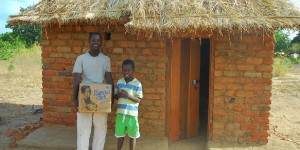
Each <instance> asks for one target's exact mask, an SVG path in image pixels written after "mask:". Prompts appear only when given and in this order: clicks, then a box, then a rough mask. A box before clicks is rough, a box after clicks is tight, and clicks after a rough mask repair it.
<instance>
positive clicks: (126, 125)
mask: <svg viewBox="0 0 300 150" xmlns="http://www.w3.org/2000/svg"><path fill="white" fill-rule="evenodd" d="M134 69H135V68H134V62H133V61H132V60H130V59H127V60H125V61H123V63H122V74H123V76H124V78H121V79H120V80H119V81H118V82H117V85H116V88H115V92H114V93H115V98H116V99H117V100H118V108H117V116H116V129H115V136H116V137H117V149H118V150H121V149H122V146H123V141H124V137H125V135H126V133H127V134H128V136H129V137H130V141H129V145H130V150H134V149H135V145H136V138H139V137H140V132H139V123H138V106H139V103H140V101H141V99H142V98H143V91H142V84H141V82H140V81H139V80H138V79H136V78H134V77H133V73H134Z"/></svg>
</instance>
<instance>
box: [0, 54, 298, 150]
mask: <svg viewBox="0 0 300 150" xmlns="http://www.w3.org/2000/svg"><path fill="white" fill-rule="evenodd" d="M10 64H12V65H11V66H14V67H15V69H12V70H11V71H8V66H9V65H10ZM41 72H42V69H41V63H40V55H37V56H33V55H32V56H31V55H28V56H21V57H19V58H18V57H17V58H15V59H14V60H13V62H12V63H10V62H9V61H0V85H1V86H0V117H1V120H0V149H7V148H8V143H9V142H10V140H11V139H10V138H8V137H6V136H5V132H6V131H7V130H8V129H17V128H19V127H23V126H25V125H27V124H30V123H36V122H38V121H39V119H40V118H41V117H42V114H33V113H32V110H33V105H35V108H37V107H41V106H42V98H41V96H42V90H41V88H42V83H41V81H42V73H41ZM271 99H272V104H271V116H270V130H269V133H270V137H269V143H268V144H267V145H264V146H261V147H257V148H255V147H254V148H253V147H252V148H250V149H270V150H271V149H272V150H280V149H282V148H284V149H289V150H293V149H295V150H297V149H300V115H299V114H300V65H296V66H295V67H294V68H293V70H292V71H291V72H290V73H288V74H287V75H286V76H285V77H275V78H273V88H272V97H271ZM224 149H227V148H224ZM234 149H241V148H234ZM247 149H249V148H247Z"/></svg>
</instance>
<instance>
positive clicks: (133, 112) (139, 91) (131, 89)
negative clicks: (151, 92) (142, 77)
mask: <svg viewBox="0 0 300 150" xmlns="http://www.w3.org/2000/svg"><path fill="white" fill-rule="evenodd" d="M118 89H121V90H125V91H126V92H127V93H128V94H130V95H132V96H134V97H137V98H140V99H142V98H143V88H142V83H141V82H140V81H139V80H138V79H136V78H134V79H133V80H132V81H130V82H128V83H126V81H125V79H124V78H121V79H120V80H119V81H118V82H117V85H116V87H115V91H114V93H115V94H117V93H118ZM138 106H139V103H137V102H134V101H132V100H129V99H127V98H121V97H120V98H119V100H118V109H117V113H119V114H123V115H130V116H138Z"/></svg>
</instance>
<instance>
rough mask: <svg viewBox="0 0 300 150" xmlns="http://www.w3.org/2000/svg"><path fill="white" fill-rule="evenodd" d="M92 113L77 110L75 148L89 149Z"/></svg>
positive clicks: (79, 149)
mask: <svg viewBox="0 0 300 150" xmlns="http://www.w3.org/2000/svg"><path fill="white" fill-rule="evenodd" d="M91 127H92V113H79V112H77V150H87V149H89V139H90V134H91Z"/></svg>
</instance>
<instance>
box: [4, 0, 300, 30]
mask: <svg viewBox="0 0 300 150" xmlns="http://www.w3.org/2000/svg"><path fill="white" fill-rule="evenodd" d="M8 22H9V23H10V24H12V25H18V24H41V25H43V26H48V25H50V24H69V23H72V22H76V23H79V24H80V23H84V24H120V23H121V24H124V25H125V27H126V29H127V31H128V32H132V33H150V34H152V33H169V34H170V33H171V34H173V33H187V32H188V33H196V32H211V31H228V30H242V31H249V30H250V29H262V30H266V31H267V30H274V29H278V28H287V29H300V11H299V8H296V7H295V6H294V5H293V4H292V3H291V2H289V1H288V0H42V1H41V2H40V3H38V4H37V5H35V6H34V7H33V8H32V9H31V10H29V11H27V12H23V13H21V14H18V15H14V16H10V18H9V20H8Z"/></svg>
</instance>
